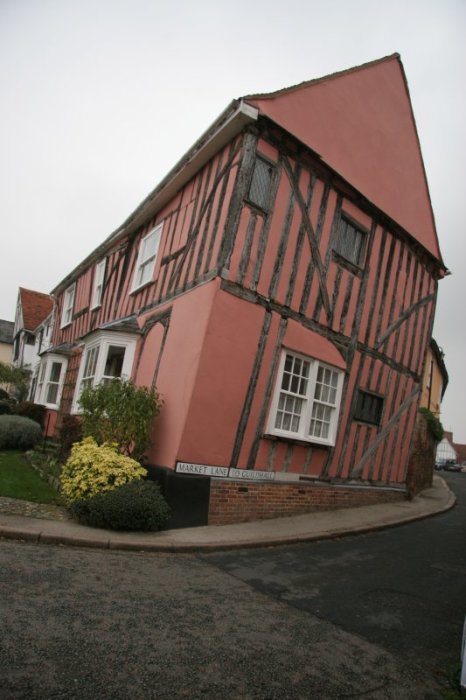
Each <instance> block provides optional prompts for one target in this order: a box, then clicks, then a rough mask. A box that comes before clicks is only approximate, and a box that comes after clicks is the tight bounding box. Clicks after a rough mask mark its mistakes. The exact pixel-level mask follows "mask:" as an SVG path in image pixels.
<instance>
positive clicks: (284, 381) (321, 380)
mask: <svg viewBox="0 0 466 700" xmlns="http://www.w3.org/2000/svg"><path fill="white" fill-rule="evenodd" d="M342 385H343V372H342V371H341V370H338V369H335V368H334V367H329V366H327V365H324V364H322V363H321V362H318V361H317V360H314V359H311V358H308V357H303V356H301V355H297V354H295V353H291V352H289V351H284V352H283V354H282V358H281V361H280V367H279V372H278V379H277V383H276V386H275V392H274V398H273V402H272V409H271V413H270V418H269V426H268V431H269V433H271V434H272V435H277V436H283V437H291V438H296V439H299V440H305V441H308V442H318V443H321V444H324V445H334V444H335V437H336V430H337V421H338V413H339V409H340V400H341V389H342Z"/></svg>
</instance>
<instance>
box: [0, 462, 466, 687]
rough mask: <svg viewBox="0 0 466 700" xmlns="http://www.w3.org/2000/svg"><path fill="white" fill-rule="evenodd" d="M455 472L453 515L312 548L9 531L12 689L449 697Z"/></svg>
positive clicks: (0, 567)
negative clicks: (80, 543) (112, 543)
mask: <svg viewBox="0 0 466 700" xmlns="http://www.w3.org/2000/svg"><path fill="white" fill-rule="evenodd" d="M448 479H449V480H450V481H451V482H452V484H454V485H455V486H454V487H455V490H461V491H462V493H463V496H461V497H460V499H461V500H462V504H461V503H460V505H458V506H457V507H456V508H455V509H454V510H453V511H450V512H449V513H447V514H445V515H443V516H438V517H436V518H432V519H430V520H426V521H423V522H422V523H415V524H412V525H409V526H404V527H402V528H397V529H394V530H390V531H386V532H381V533H374V534H373V535H366V536H361V537H357V538H348V539H342V540H338V541H333V542H326V543H315V544H313V545H306V546H304V545H300V546H293V547H283V548H270V549H263V550H256V551H251V550H248V551H246V550H243V551H237V552H232V553H224V554H215V555H214V554H212V555H204V556H195V555H180V554H175V555H173V554H172V555H170V554H148V553H145V554H143V553H131V552H128V553H125V552H114V551H101V550H89V549H88V550H85V549H82V550H79V549H73V548H69V549H68V548H62V547H55V546H47V545H32V544H25V543H18V542H11V541H3V542H0V698H1V699H2V700H10V699H13V698H14V699H18V698H24V699H25V700H37V699H41V700H42V699H60V700H61V699H71V698H72V699H73V700H74V699H76V700H77V699H79V700H81V699H83V700H86V699H88V698H89V699H90V698H92V699H93V700H100V699H103V700H107V699H109V700H110V698H111V699H112V700H113V699H114V700H119V699H120V698H121V699H123V698H125V700H126V699H127V698H128V699H129V698H130V699H131V700H132V699H136V700H137V699H139V698H141V699H142V698H144V699H145V698H149V699H151V698H157V699H161V700H165V699H168V698H170V699H176V698H189V699H191V698H192V699H193V700H195V699H197V698H199V699H200V698H202V699H203V700H214V699H215V700H219V699H221V700H224V699H230V698H231V699H235V700H236V699H238V700H240V699H241V700H242V699H245V700H249V699H254V700H275V699H276V700H287V699H291V700H294V699H295V698H304V699H308V698H309V699H312V700H314V699H316V700H319V699H330V700H333V699H338V698H365V699H367V698H369V699H372V700H378V699H379V698H380V699H382V700H385V699H387V700H403V699H412V700H422V699H425V700H428V699H430V698H432V699H433V698H439V697H441V696H440V694H439V677H438V675H437V671H438V670H439V669H440V670H444V669H445V668H446V665H447V664H450V663H451V661H452V660H454V659H455V657H456V655H457V650H456V645H457V642H458V638H459V632H460V627H461V624H462V615H464V602H465V601H464V591H465V581H466V570H465V569H466V567H465V562H464V552H465V551H466V548H465V547H464V544H465V542H464V533H465V528H464V524H465V505H464V504H465V500H464V491H463V490H462V489H463V486H466V475H461V474H460V475H451V476H448ZM460 479H464V481H459V480H460ZM457 480H458V481H457ZM458 492H459V491H458ZM461 523H462V525H461ZM461 528H462V529H461ZM416 629H417V632H416V631H415V630H416Z"/></svg>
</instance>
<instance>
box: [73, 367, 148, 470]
mask: <svg viewBox="0 0 466 700" xmlns="http://www.w3.org/2000/svg"><path fill="white" fill-rule="evenodd" d="M79 403H80V406H81V409H82V413H81V419H82V426H83V434H84V435H89V436H91V437H93V438H94V439H95V441H96V442H97V443H98V444H99V445H102V444H103V443H105V442H107V443H110V442H112V443H113V442H115V443H117V445H118V447H119V448H120V451H121V452H123V454H125V455H129V456H131V457H134V459H141V457H142V456H143V454H144V452H145V451H146V450H147V448H148V446H149V444H150V433H151V429H152V422H153V419H154V418H155V416H156V415H157V414H158V412H159V411H160V407H161V404H162V402H161V400H160V398H159V395H158V393H157V391H156V390H155V389H153V388H151V389H147V388H146V387H143V386H135V385H134V384H133V383H132V382H131V381H123V380H121V381H120V380H119V379H114V380H113V381H111V382H109V383H107V384H98V385H97V386H95V387H87V388H86V389H84V391H83V392H82V394H81V397H80V399H79Z"/></svg>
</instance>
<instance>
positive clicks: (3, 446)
mask: <svg viewBox="0 0 466 700" xmlns="http://www.w3.org/2000/svg"><path fill="white" fill-rule="evenodd" d="M41 440H42V430H41V429H40V425H39V424H38V423H36V422H35V421H33V420H31V419H30V418H24V417H23V416H0V450H8V449H16V450H29V449H30V448H31V447H34V445H37V444H38V443H39V442H40V441H41Z"/></svg>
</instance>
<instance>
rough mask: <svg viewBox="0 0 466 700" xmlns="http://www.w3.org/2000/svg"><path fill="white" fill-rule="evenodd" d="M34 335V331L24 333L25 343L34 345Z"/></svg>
mask: <svg viewBox="0 0 466 700" xmlns="http://www.w3.org/2000/svg"><path fill="white" fill-rule="evenodd" d="M35 342H36V337H35V335H34V333H26V345H34V343H35Z"/></svg>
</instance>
